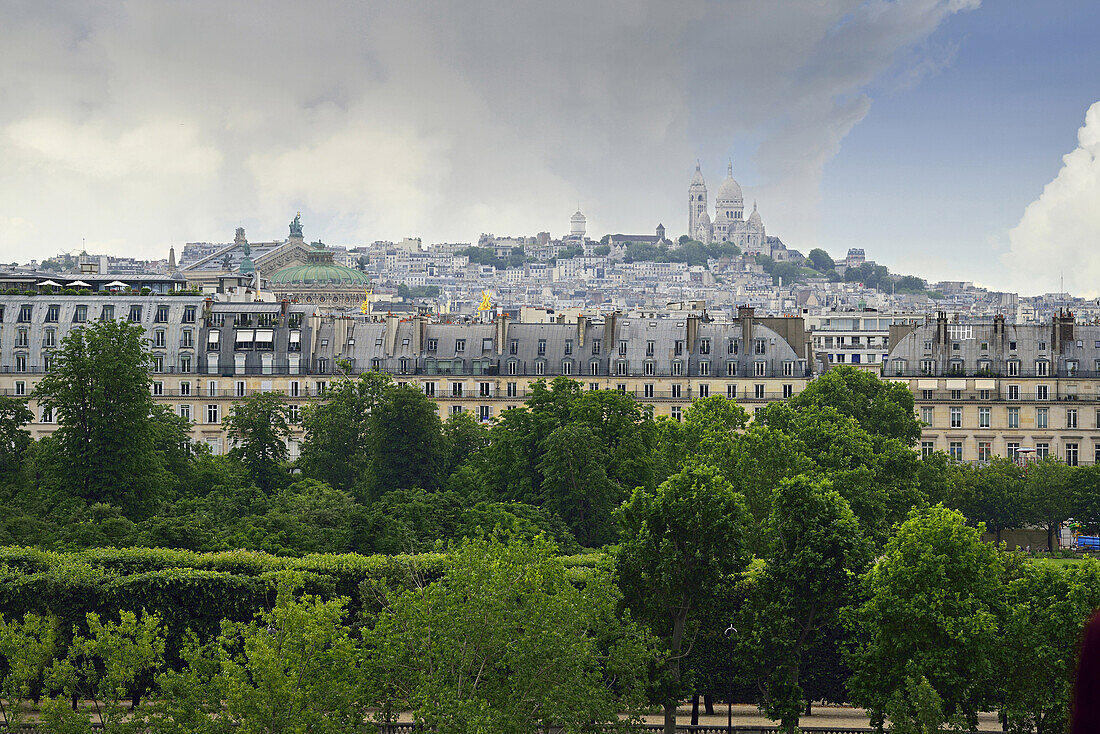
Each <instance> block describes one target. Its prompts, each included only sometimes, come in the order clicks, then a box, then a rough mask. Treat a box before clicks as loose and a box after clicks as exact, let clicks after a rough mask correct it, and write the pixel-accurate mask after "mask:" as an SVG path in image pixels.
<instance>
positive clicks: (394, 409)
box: [368, 385, 446, 498]
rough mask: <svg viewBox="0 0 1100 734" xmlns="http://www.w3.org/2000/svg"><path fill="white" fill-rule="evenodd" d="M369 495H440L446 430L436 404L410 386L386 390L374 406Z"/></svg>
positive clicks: (372, 412) (370, 435)
mask: <svg viewBox="0 0 1100 734" xmlns="http://www.w3.org/2000/svg"><path fill="white" fill-rule="evenodd" d="M368 441H369V443H368V446H369V450H370V475H369V476H370V485H369V486H370V491H369V492H368V496H370V497H372V498H377V497H379V496H381V495H383V494H385V493H386V492H389V491H391V490H393V489H403V488H410V487H421V488H423V489H427V490H434V489H438V488H439V487H440V485H441V484H442V482H443V475H442V473H443V469H444V461H445V459H446V456H445V447H444V444H443V424H442V422H441V421H440V420H439V412H438V408H437V407H436V404H435V402H434V401H433V400H432V399H431V398H429V397H428V396H426V395H425V394H424V393H423V392H421V391H420V390H418V389H416V388H415V387H412V386H408V385H406V386H397V387H394V386H388V387H387V388H386V389H385V390H384V391H383V392H382V396H381V399H380V400H379V401H378V403H377V404H376V405H375V406H374V408H373V410H372V411H371V416H370V433H369V434H368Z"/></svg>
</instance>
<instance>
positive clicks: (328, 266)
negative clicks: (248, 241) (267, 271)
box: [271, 250, 370, 287]
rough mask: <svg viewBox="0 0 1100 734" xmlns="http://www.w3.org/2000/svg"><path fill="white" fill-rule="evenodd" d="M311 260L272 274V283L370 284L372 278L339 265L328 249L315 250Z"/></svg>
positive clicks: (276, 285)
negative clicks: (333, 259)
mask: <svg viewBox="0 0 1100 734" xmlns="http://www.w3.org/2000/svg"><path fill="white" fill-rule="evenodd" d="M307 258H308V260H309V262H307V263H306V264H305V265H292V266H291V267H289V268H283V269H282V270H280V271H278V272H277V273H275V275H273V276H271V285H272V286H273V287H278V286H310V285H345V286H365V285H369V284H370V278H368V277H367V274H366V273H363V272H361V271H359V270H355V269H353V268H347V267H344V266H343V265H337V264H336V263H334V262H333V261H332V253H331V252H328V251H326V250H315V251H314V252H311V253H309V255H308V256H307Z"/></svg>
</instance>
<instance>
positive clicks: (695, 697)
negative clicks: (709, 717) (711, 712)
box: [691, 693, 699, 726]
mask: <svg viewBox="0 0 1100 734" xmlns="http://www.w3.org/2000/svg"><path fill="white" fill-rule="evenodd" d="M691 725H692V726H699V694H698V693H693V694H691Z"/></svg>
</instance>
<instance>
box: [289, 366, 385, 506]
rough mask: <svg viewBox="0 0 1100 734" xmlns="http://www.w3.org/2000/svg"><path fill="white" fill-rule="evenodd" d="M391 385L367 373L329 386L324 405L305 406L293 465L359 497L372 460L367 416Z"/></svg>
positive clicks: (382, 375) (321, 402)
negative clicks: (302, 435) (298, 453)
mask: <svg viewBox="0 0 1100 734" xmlns="http://www.w3.org/2000/svg"><path fill="white" fill-rule="evenodd" d="M392 384H393V382H392V378H391V377H390V376H389V375H388V374H386V373H383V372H377V371H374V370H372V371H370V372H364V373H363V374H361V375H359V377H358V378H355V379H341V380H334V381H333V382H332V383H331V384H330V385H329V388H328V390H326V391H325V394H324V400H320V399H318V400H316V401H313V402H311V403H310V404H309V405H307V406H306V407H305V409H304V410H303V411H302V428H303V429H305V438H304V440H303V442H302V449H301V456H300V458H299V459H298V466H300V467H301V469H302V471H303V473H305V474H306V475H307V476H310V477H314V478H316V479H320V480H321V481H323V482H325V483H327V484H331V485H332V486H333V487H336V488H338V489H342V490H344V491H345V492H356V493H362V491H363V483H364V481H365V479H364V478H365V477H367V476H368V473H369V471H370V464H371V460H372V454H371V446H372V444H371V442H370V420H371V413H372V411H373V410H374V408H375V406H376V405H378V402H379V401H380V400H381V399H382V395H383V393H384V392H385V391H386V390H387V389H388V388H389V387H390V386H391V385H392Z"/></svg>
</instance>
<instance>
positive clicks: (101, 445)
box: [35, 320, 163, 516]
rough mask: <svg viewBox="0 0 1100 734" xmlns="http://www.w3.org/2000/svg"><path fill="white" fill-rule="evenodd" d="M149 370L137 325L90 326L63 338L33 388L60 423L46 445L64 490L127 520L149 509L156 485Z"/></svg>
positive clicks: (103, 323)
mask: <svg viewBox="0 0 1100 734" xmlns="http://www.w3.org/2000/svg"><path fill="white" fill-rule="evenodd" d="M151 368H152V357H151V356H150V354H149V351H148V349H147V348H146V342H145V331H144V330H143V329H142V328H141V326H139V325H137V324H131V323H128V322H125V321H114V320H106V321H94V322H91V323H89V324H87V325H85V326H84V327H82V328H79V329H73V330H72V331H70V332H69V333H68V335H66V337H65V338H64V339H63V340H62V342H61V346H60V348H59V349H58V350H57V352H55V353H54V363H53V367H52V369H51V370H50V371H49V372H47V373H46V374H45V375H44V376H43V378H42V380H41V381H40V382H39V383H38V386H37V387H36V389H35V396H36V397H37V398H38V400H39V404H40V405H41V406H43V407H45V408H46V409H49V410H52V411H53V412H54V414H55V416H56V418H57V422H58V424H59V426H58V429H57V430H56V431H55V432H54V434H53V440H54V441H55V442H56V446H57V455H58V458H59V460H60V461H61V462H62V467H63V471H59V472H58V476H59V478H60V479H61V481H62V482H63V486H64V487H65V489H67V490H68V491H69V492H70V493H71V494H73V495H76V496H78V497H82V498H84V499H85V500H87V501H89V502H111V503H114V504H117V505H120V506H122V507H123V508H124V509H125V510H126V512H127V514H129V515H130V516H135V515H143V514H146V513H147V512H149V510H150V509H151V504H152V501H153V499H154V496H155V488H156V487H157V486H159V485H161V484H163V477H160V476H158V475H160V473H161V471H162V469H161V466H160V461H159V460H158V457H157V456H156V454H155V451H154V450H153V445H152V444H153V442H152V439H153V428H152V423H151V420H150V416H151V415H152V414H153V410H154V405H155V404H154V401H153V396H152V391H151V390H150V386H149V384H150V379H149V371H150V369H151Z"/></svg>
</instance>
